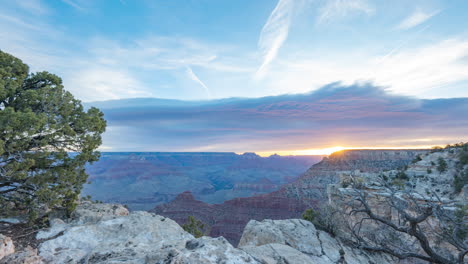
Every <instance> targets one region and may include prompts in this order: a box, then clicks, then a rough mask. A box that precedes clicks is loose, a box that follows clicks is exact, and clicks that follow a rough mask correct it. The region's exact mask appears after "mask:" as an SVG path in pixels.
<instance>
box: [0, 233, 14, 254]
mask: <svg viewBox="0 0 468 264" xmlns="http://www.w3.org/2000/svg"><path fill="white" fill-rule="evenodd" d="M13 253H15V245H14V244H13V240H11V238H10V237H7V236H4V235H2V234H0V260H1V259H3V258H4V257H6V256H8V255H10V254H13Z"/></svg>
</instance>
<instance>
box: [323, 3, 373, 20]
mask: <svg viewBox="0 0 468 264" xmlns="http://www.w3.org/2000/svg"><path fill="white" fill-rule="evenodd" d="M356 12H357V13H364V14H366V15H372V14H374V13H375V9H374V7H372V6H371V5H370V4H369V3H368V2H367V0H329V1H326V3H325V5H324V6H323V7H321V8H320V9H319V16H318V17H317V24H325V23H330V22H333V21H334V20H337V19H343V18H345V17H347V16H349V15H351V14H353V13H356Z"/></svg>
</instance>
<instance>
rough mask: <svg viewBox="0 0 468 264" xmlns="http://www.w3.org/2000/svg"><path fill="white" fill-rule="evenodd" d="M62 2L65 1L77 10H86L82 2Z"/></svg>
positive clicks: (69, 0)
mask: <svg viewBox="0 0 468 264" xmlns="http://www.w3.org/2000/svg"><path fill="white" fill-rule="evenodd" d="M62 2H64V3H65V4H67V5H69V6H71V7H73V8H75V9H76V10H79V11H84V10H85V9H84V8H83V7H82V6H81V5H80V4H78V3H76V2H75V1H73V0H62Z"/></svg>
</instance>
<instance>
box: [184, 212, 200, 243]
mask: <svg viewBox="0 0 468 264" xmlns="http://www.w3.org/2000/svg"><path fill="white" fill-rule="evenodd" d="M182 228H183V229H184V230H185V231H187V232H189V233H190V234H192V235H193V236H194V237H195V238H199V237H202V236H203V235H204V229H205V225H204V224H203V223H202V222H201V221H200V220H197V219H196V218H195V217H194V216H189V217H188V218H187V222H186V223H185V224H183V225H182Z"/></svg>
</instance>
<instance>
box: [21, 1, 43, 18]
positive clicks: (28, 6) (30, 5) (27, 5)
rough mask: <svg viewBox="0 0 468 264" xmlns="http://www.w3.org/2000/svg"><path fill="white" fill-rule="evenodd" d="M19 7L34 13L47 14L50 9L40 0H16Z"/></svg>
mask: <svg viewBox="0 0 468 264" xmlns="http://www.w3.org/2000/svg"><path fill="white" fill-rule="evenodd" d="M17 3H18V5H19V7H21V8H23V9H25V10H27V11H28V12H30V13H34V14H40V15H44V14H48V13H50V9H49V8H48V7H47V6H46V4H44V3H43V2H42V1H41V0H22V1H18V2H17Z"/></svg>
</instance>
